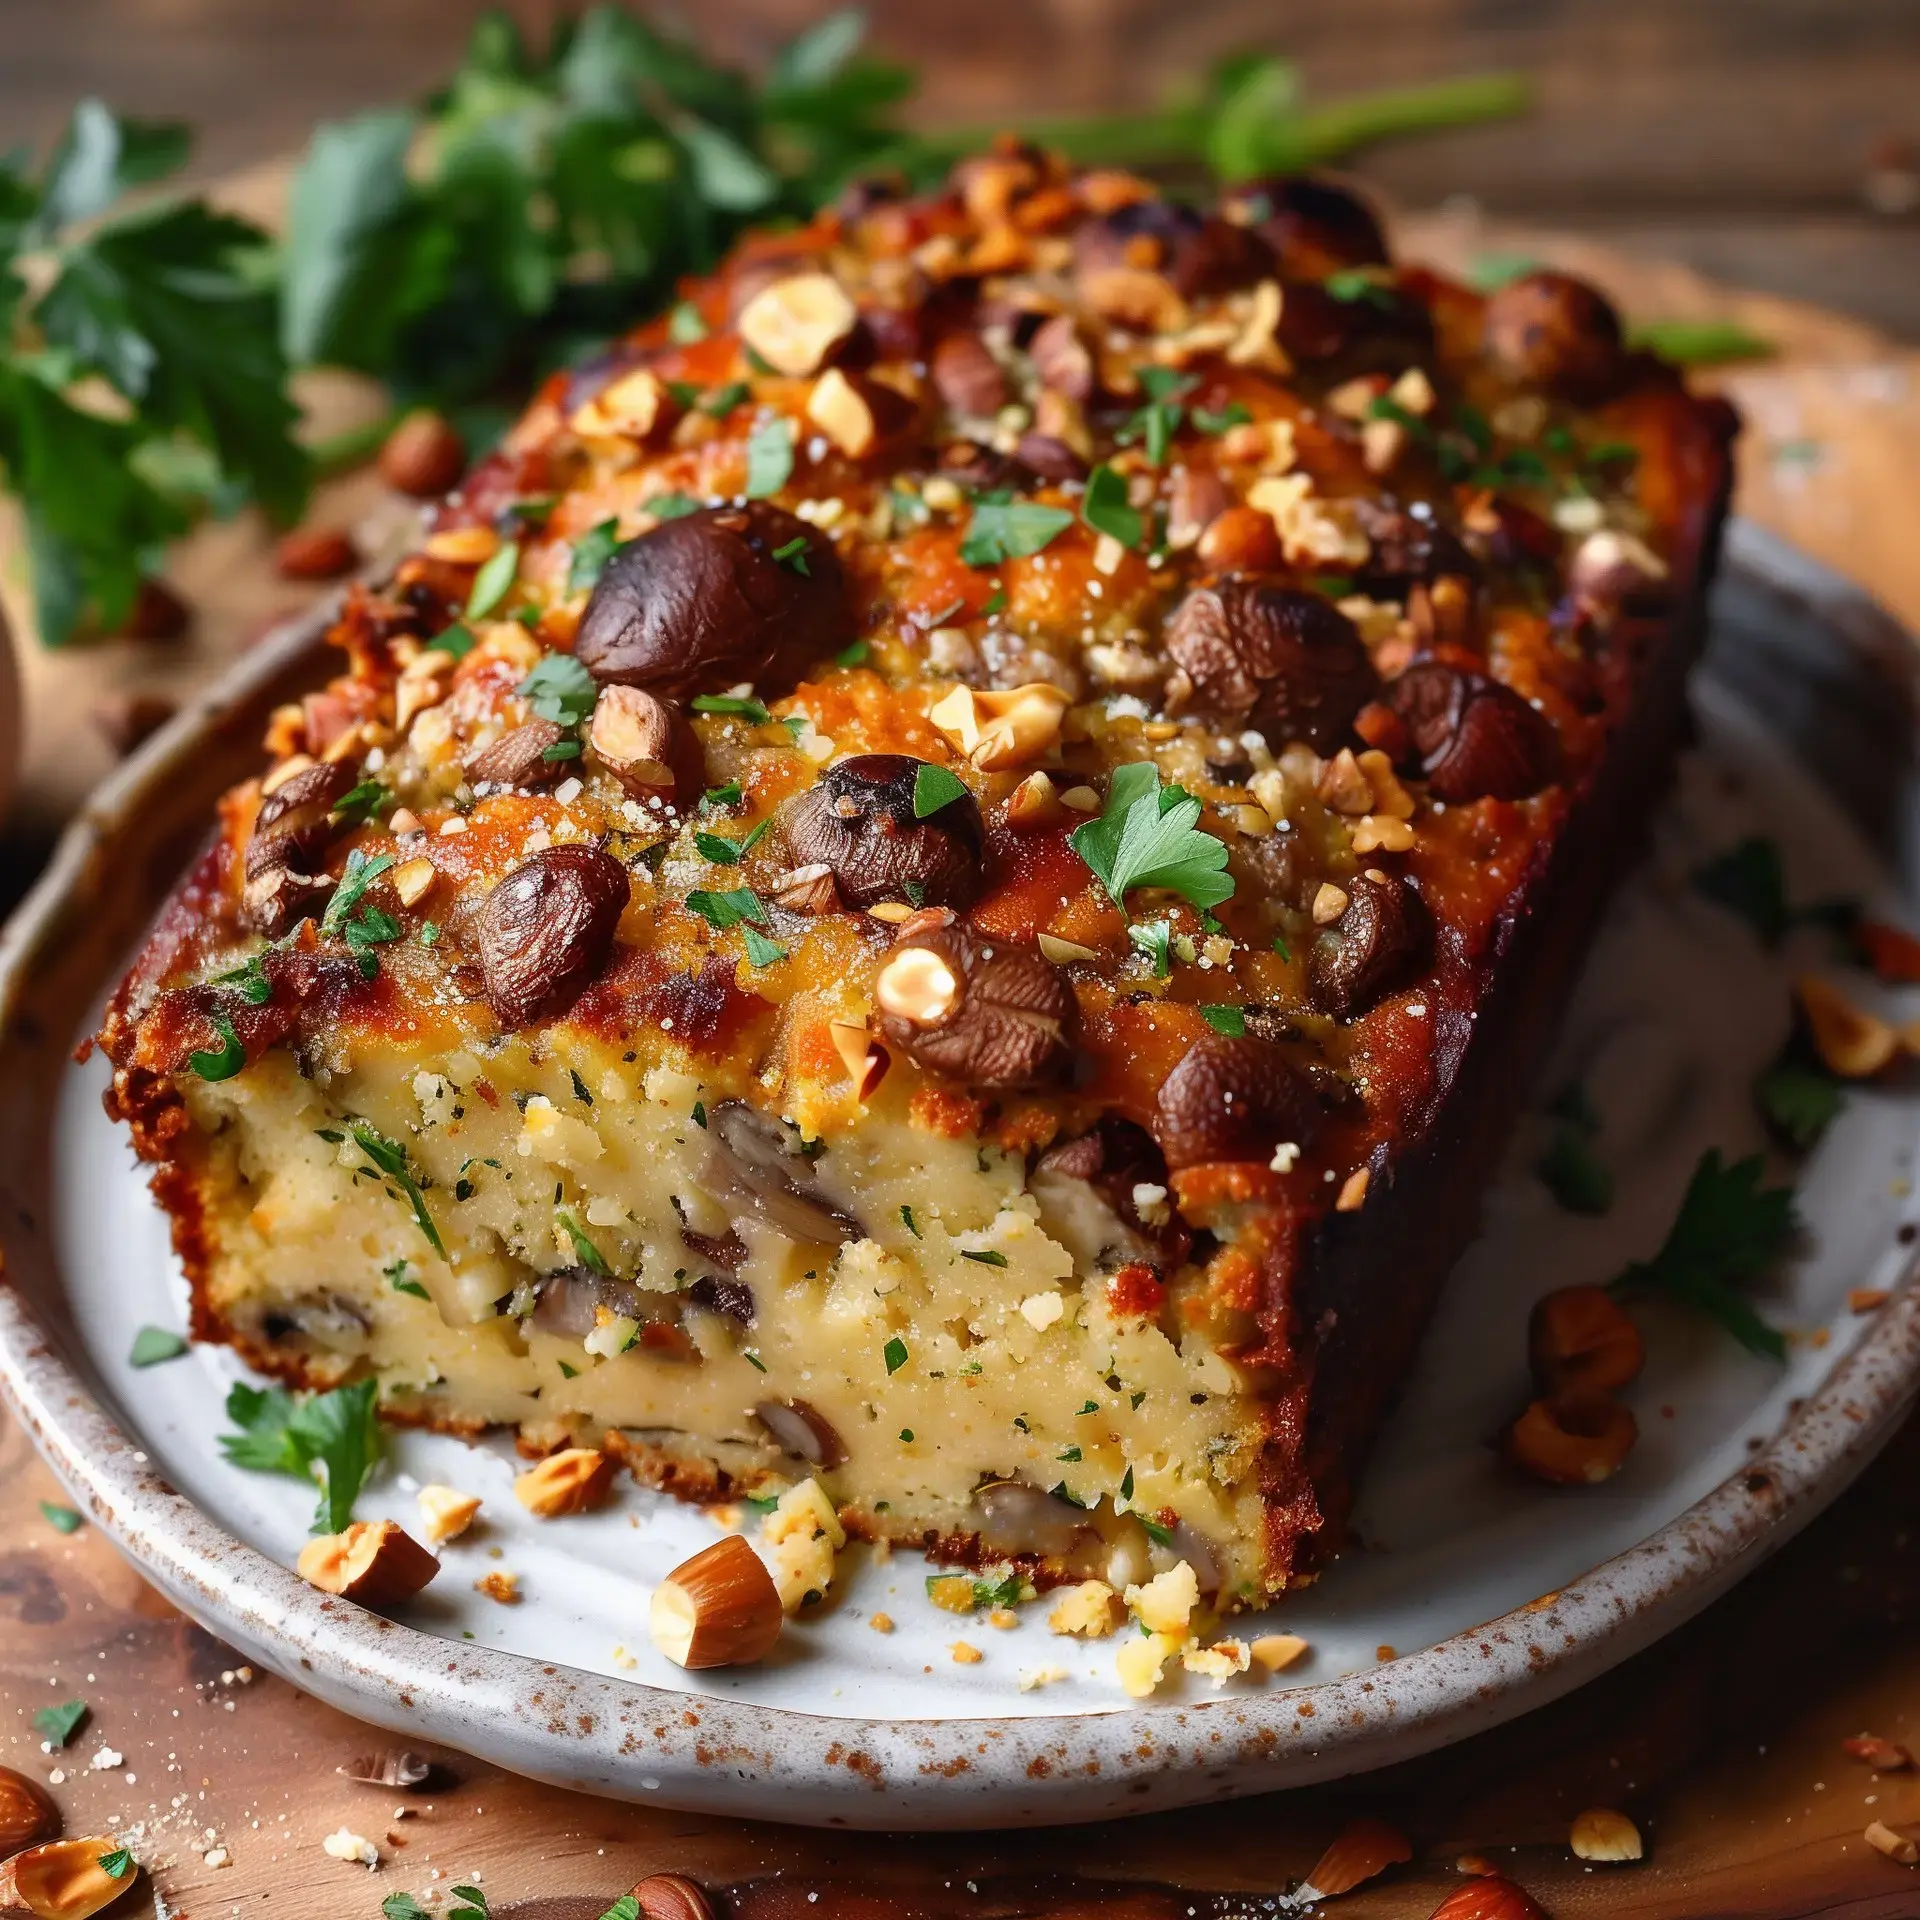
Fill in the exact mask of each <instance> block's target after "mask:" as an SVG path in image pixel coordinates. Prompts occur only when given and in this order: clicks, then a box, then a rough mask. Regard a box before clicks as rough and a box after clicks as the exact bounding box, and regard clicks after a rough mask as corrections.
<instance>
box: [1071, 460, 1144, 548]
mask: <svg viewBox="0 0 1920 1920" xmlns="http://www.w3.org/2000/svg"><path fill="white" fill-rule="evenodd" d="M1080 517H1081V519H1083V520H1084V521H1085V522H1086V523H1087V525H1088V526H1090V527H1091V528H1092V529H1093V530H1094V532H1095V533H1104V534H1106V535H1107V536H1108V537H1109V538H1110V539H1114V540H1118V541H1119V542H1120V544H1121V545H1122V546H1123V547H1137V546H1138V545H1139V544H1140V542H1141V541H1142V539H1144V538H1145V536H1146V520H1145V517H1144V516H1143V515H1142V514H1141V513H1140V511H1139V509H1138V508H1137V507H1134V506H1132V505H1130V504H1129V503H1128V500H1127V482H1126V476H1125V475H1124V474H1122V473H1119V472H1117V471H1116V470H1115V469H1114V468H1112V467H1109V466H1106V465H1101V466H1097V467H1095V468H1094V470H1093V471H1092V472H1091V473H1090V474H1088V475H1087V491H1086V496H1085V498H1084V499H1082V501H1081V502H1080Z"/></svg>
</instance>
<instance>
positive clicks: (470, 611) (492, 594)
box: [464, 540, 520, 620]
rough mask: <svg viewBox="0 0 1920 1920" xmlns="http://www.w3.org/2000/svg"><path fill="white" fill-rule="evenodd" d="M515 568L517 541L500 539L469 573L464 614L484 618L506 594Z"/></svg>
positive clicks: (467, 616) (518, 562)
mask: <svg viewBox="0 0 1920 1920" xmlns="http://www.w3.org/2000/svg"><path fill="white" fill-rule="evenodd" d="M519 571H520V542H519V541H518V540H507V541H503V542H502V543H501V545H500V546H499V547H498V548H496V549H495V551H494V552H493V554H492V555H491V556H490V557H489V558H488V560H487V562H486V564H485V565H484V566H483V567H482V568H481V569H480V571H479V572H478V573H476V574H475V575H474V576H473V591H472V592H471V593H470V594H469V595H468V596H467V611H466V614H465V616H464V617H465V618H466V619H468V620H484V619H485V618H486V617H487V615H488V614H490V613H491V612H492V611H493V610H494V608H495V607H497V606H498V605H499V604H500V602H501V601H502V600H504V599H505V598H506V597H507V589H508V588H509V587H510V586H512V585H513V576H514V575H515V574H516V573H518V572H519Z"/></svg>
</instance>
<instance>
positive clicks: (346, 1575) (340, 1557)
mask: <svg viewBox="0 0 1920 1920" xmlns="http://www.w3.org/2000/svg"><path fill="white" fill-rule="evenodd" d="M295 1571H296V1572H298V1574H299V1575H300V1578H301V1579H302V1580H304V1581H306V1583H307V1584H308V1585H309V1586H310V1587H318V1588H319V1589H320V1591H321V1592H322V1593H337V1594H339V1595H340V1596H341V1597H342V1598H343V1599H347V1600H357V1601H358V1602H359V1603H360V1604H361V1605H362V1606H363V1607H395V1606H399V1605H400V1604H401V1603H402V1602H403V1601H406V1600H411V1599H412V1598H413V1596H414V1595H415V1594H416V1593H418V1592H419V1591H420V1589H421V1588H422V1587H424V1586H425V1585H426V1584H427V1582H428V1581H430V1580H431V1579H432V1578H433V1576H434V1575H435V1574H436V1573H438V1572H439V1571H440V1562H439V1561H438V1560H436V1559H435V1558H434V1557H433V1555H432V1554H430V1553H429V1552H428V1551H427V1550H426V1548H425V1547H423V1546H422V1545H421V1544H420V1543H419V1541H417V1540H416V1539H414V1538H413V1536H412V1535H411V1534H409V1533H407V1532H405V1531H404V1530H403V1529H401V1528H400V1527H398V1526H396V1525H395V1524H394V1523H393V1522H392V1521H391V1520H371V1521H368V1520H356V1521H355V1522H354V1523H353V1525H352V1526H350V1527H349V1528H347V1530H346V1531H345V1532H344V1533H329V1534H323V1535H322V1536H321V1537H320V1538H319V1539H318V1540H309V1541H308V1542H307V1544H306V1545H305V1546H304V1547H302V1548H301V1549H300V1558H299V1560H298V1561H297V1562H296V1563H295Z"/></svg>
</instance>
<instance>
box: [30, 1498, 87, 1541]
mask: <svg viewBox="0 0 1920 1920" xmlns="http://www.w3.org/2000/svg"><path fill="white" fill-rule="evenodd" d="M40 1516H41V1518H42V1519H43V1520H45V1521H46V1523H47V1525H48V1526H50V1527H52V1528H53V1529H54V1531H55V1532H56V1533H78V1532H79V1531H80V1529H81V1528H82V1527H83V1526H85V1525H86V1522H85V1521H84V1520H83V1519H82V1518H81V1516H80V1514H79V1513H78V1511H77V1510H76V1509H74V1508H72V1507H63V1506H59V1505H56V1504H55V1502H53V1501H51V1500H42V1501H41V1502H40Z"/></svg>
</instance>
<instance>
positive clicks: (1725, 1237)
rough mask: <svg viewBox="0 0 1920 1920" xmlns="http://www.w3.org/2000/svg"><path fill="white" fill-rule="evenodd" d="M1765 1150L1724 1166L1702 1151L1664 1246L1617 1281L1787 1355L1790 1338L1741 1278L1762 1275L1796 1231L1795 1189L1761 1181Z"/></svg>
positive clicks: (1757, 1346) (1754, 1348) (1774, 1356)
mask: <svg viewBox="0 0 1920 1920" xmlns="http://www.w3.org/2000/svg"><path fill="white" fill-rule="evenodd" d="M1765 1170H1766V1163H1765V1162H1764V1161H1763V1160H1762V1159H1761V1157H1760V1155H1759V1154H1757V1153H1756V1154H1753V1155H1751V1156H1749V1157H1748V1158H1747V1159H1745V1160H1736V1161H1735V1162H1734V1163H1733V1164H1732V1165H1731V1166H1726V1165H1724V1164H1723V1163H1722V1161H1721V1158H1720V1151H1719V1149H1718V1148H1717V1147H1715V1148H1709V1149H1708V1151H1707V1152H1705V1153H1703V1154H1702V1155H1701V1156H1700V1161H1699V1164H1698V1165H1697V1166H1696V1167H1695V1168H1694V1170H1693V1177H1692V1179H1691V1180H1689V1181H1688V1182H1687V1191H1686V1194H1685V1197H1684V1198H1683V1199H1682V1200H1681V1202H1680V1211H1679V1213H1678V1214H1677V1215H1676V1216H1675V1218H1674V1222H1673V1225H1672V1227H1671V1228H1670V1229H1669V1230H1668V1233H1667V1237H1666V1240H1665V1242H1664V1243H1663V1244H1662V1246H1661V1248H1660V1251H1659V1252H1658V1253H1656V1254H1655V1255H1654V1256H1653V1258H1652V1259H1651V1260H1636V1261H1634V1262H1633V1263H1632V1264H1631V1265H1630V1266H1628V1267H1627V1268H1626V1269H1625V1270H1624V1271H1623V1272H1622V1273H1621V1274H1620V1276H1619V1277H1618V1278H1617V1279H1616V1280H1615V1281H1614V1283H1613V1284H1614V1286H1615V1287H1616V1288H1617V1289H1619V1290H1621V1291H1632V1290H1635V1289H1638V1290H1642V1291H1646V1292H1652V1293H1663V1294H1665V1295H1666V1296H1667V1297H1668V1298H1669V1299H1673V1300H1678V1301H1680V1302H1681V1303H1683V1304H1684V1305H1687V1306H1691V1307H1695V1308H1697V1309H1698V1310H1699V1311H1700V1312H1702V1313H1705V1314H1707V1315H1709V1316H1710V1317H1711V1318H1713V1319H1715V1320H1718V1321H1719V1322H1720V1324H1721V1325H1722V1326H1723V1327H1725V1328H1726V1330H1727V1331H1728V1332H1729V1333H1731V1334H1732V1335H1733V1337H1734V1338H1735V1339H1736V1340H1738V1341H1739V1342H1740V1344H1741V1345H1742V1346H1744V1347H1746V1348H1747V1349H1748V1350H1749V1351H1750V1352H1753V1353H1757V1354H1760V1355H1762V1356H1763V1357H1765V1358H1766V1359H1769V1360H1784V1359H1785V1358H1786V1357H1787V1343H1786V1341H1785V1339H1784V1338H1783V1337H1782V1335H1781V1333H1780V1331H1779V1329H1778V1328H1777V1327H1773V1326H1770V1325H1769V1324H1768V1323H1767V1322H1766V1321H1765V1320H1764V1319H1762V1318H1761V1316H1760V1315H1759V1313H1757V1312H1756V1311H1755V1310H1754V1307H1753V1304H1752V1303H1751V1302H1750V1301H1749V1300H1748V1299H1747V1297H1746V1296H1745V1295H1744V1294H1743V1293H1741V1292H1739V1291H1738V1290H1737V1283H1738V1282H1741V1281H1745V1280H1752V1279H1756V1278H1757V1277H1758V1276H1759V1275H1760V1274H1762V1273H1764V1272H1765V1271H1766V1269H1767V1268H1768V1267H1770V1266H1772V1265H1773V1263H1774V1262H1775V1261H1776V1260H1778V1259H1779V1258H1780V1256H1781V1255H1782V1254H1783V1253H1785V1252H1786V1250H1787V1247H1788V1246H1789V1244H1790V1243H1791V1242H1792V1240H1793V1237H1794V1235H1795V1233H1796V1232H1797V1231H1798V1222H1797V1221H1796V1219H1795V1217H1794V1211H1793V1189H1792V1188H1791V1187H1763V1186H1761V1184H1760V1182H1761V1179H1762V1177H1763V1175H1764V1173H1765Z"/></svg>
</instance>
